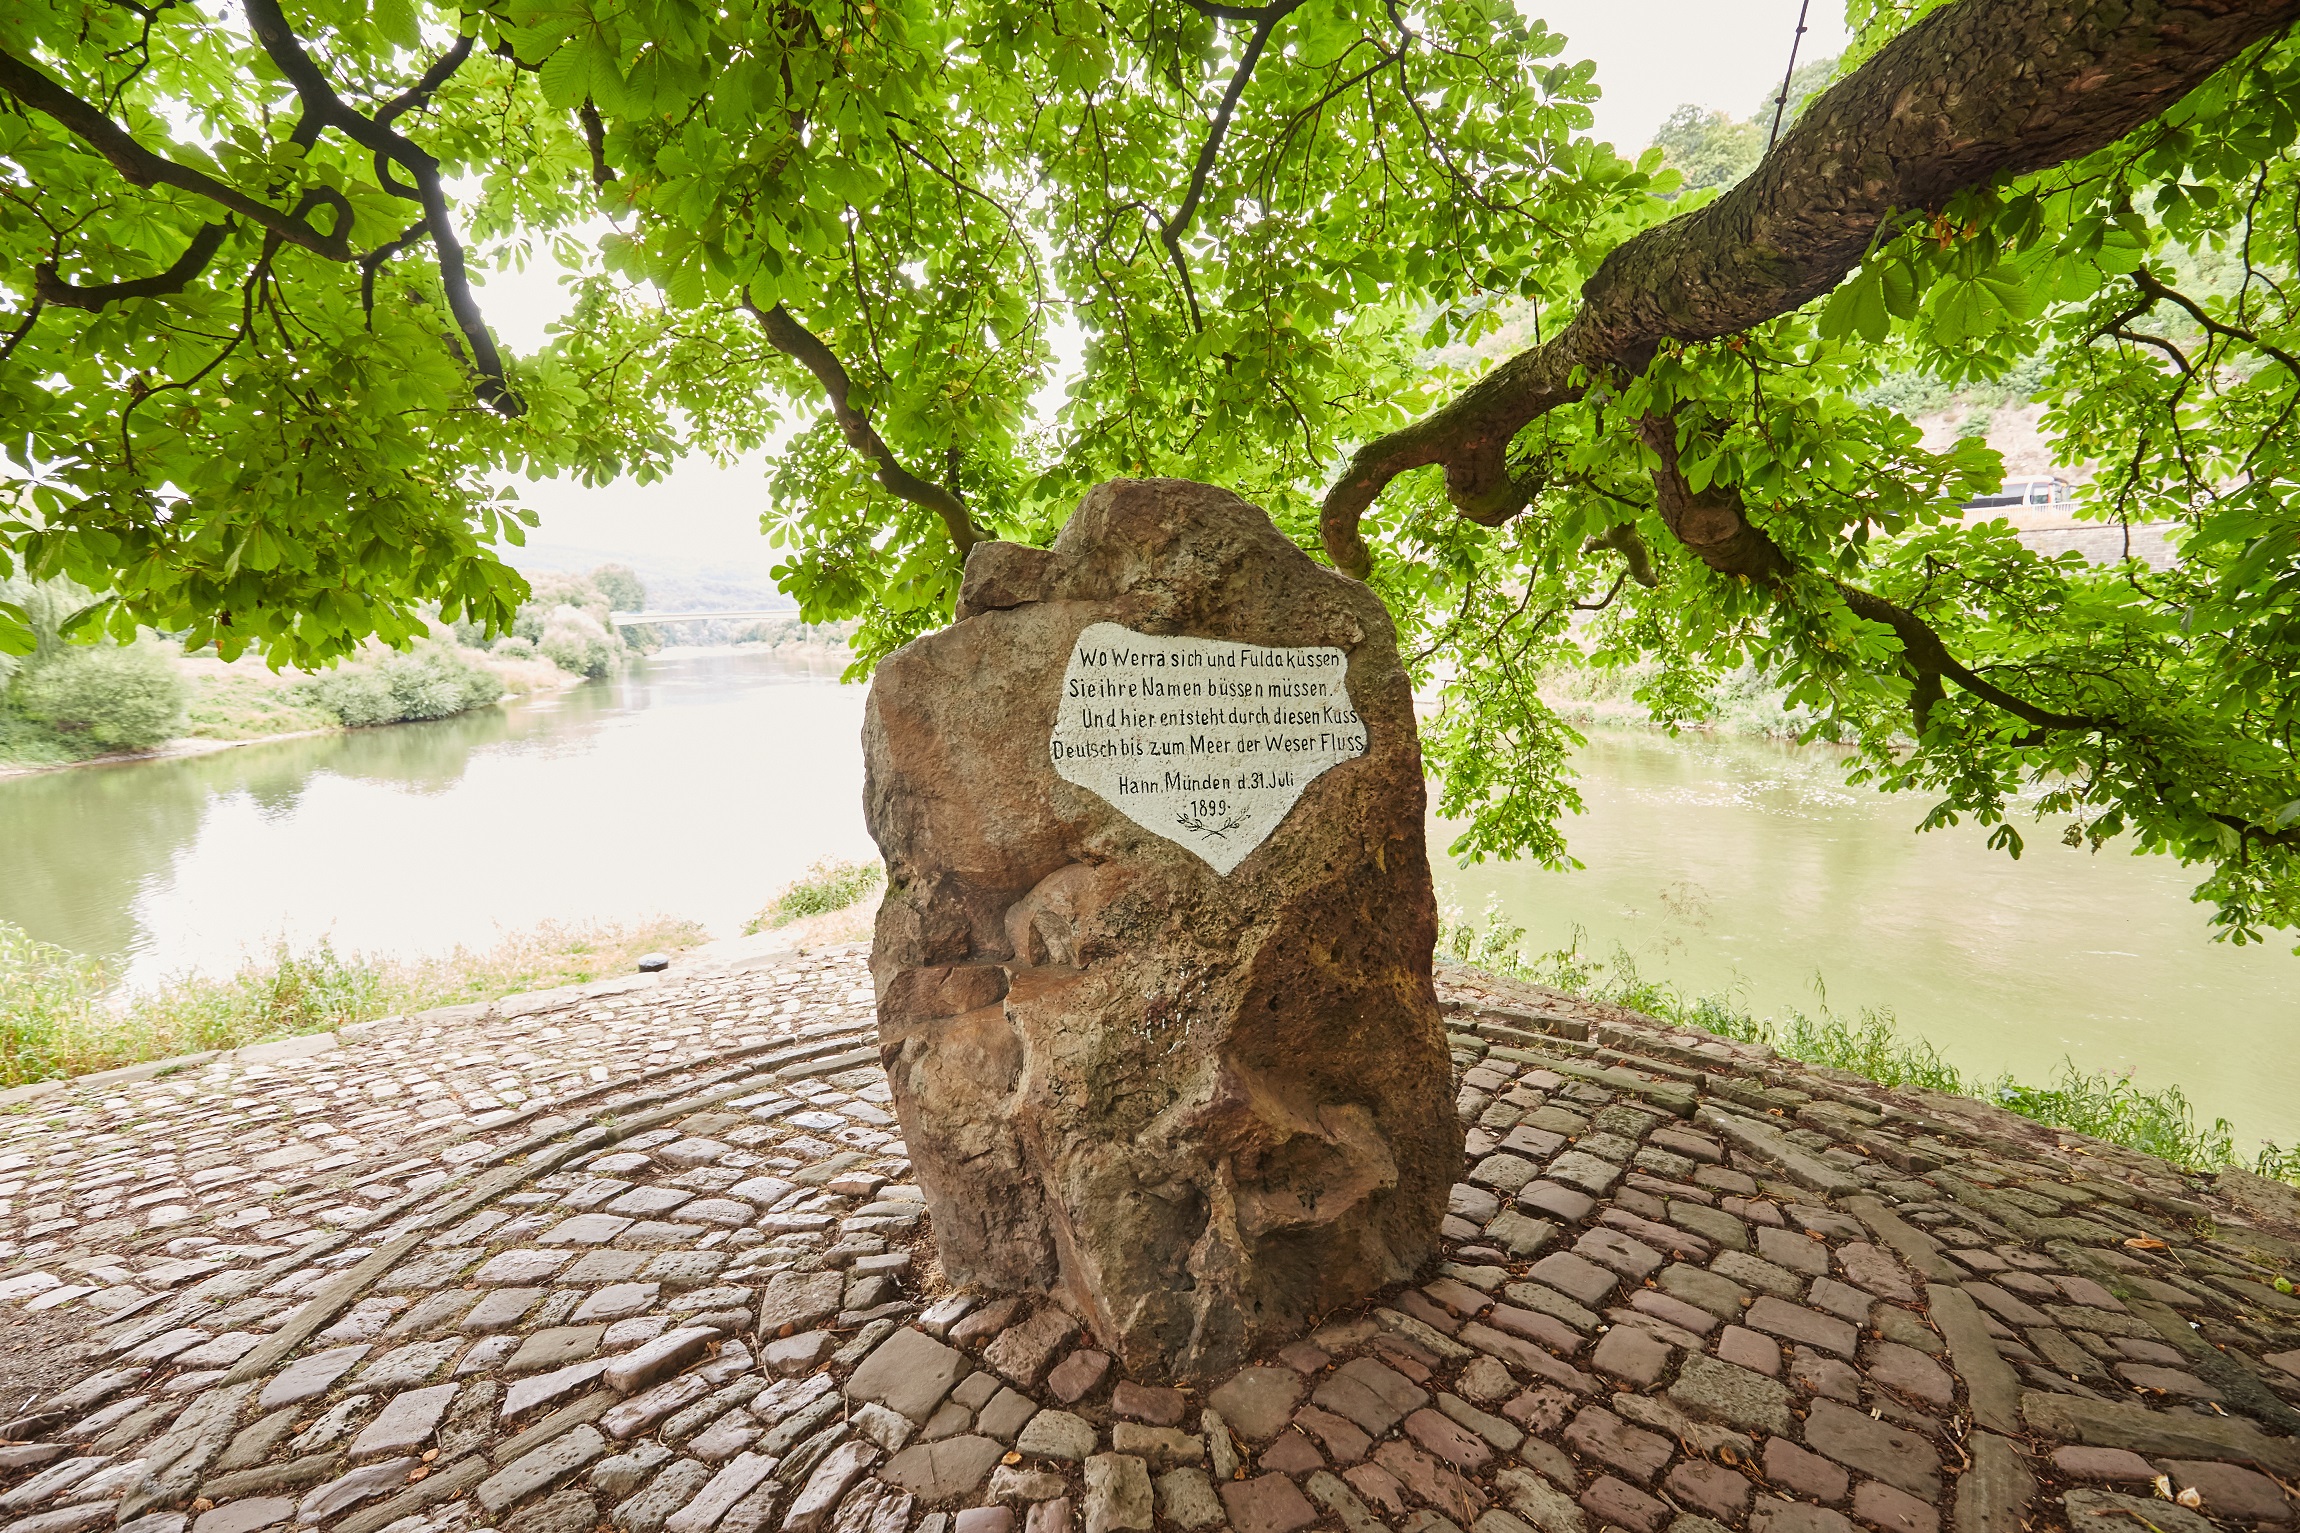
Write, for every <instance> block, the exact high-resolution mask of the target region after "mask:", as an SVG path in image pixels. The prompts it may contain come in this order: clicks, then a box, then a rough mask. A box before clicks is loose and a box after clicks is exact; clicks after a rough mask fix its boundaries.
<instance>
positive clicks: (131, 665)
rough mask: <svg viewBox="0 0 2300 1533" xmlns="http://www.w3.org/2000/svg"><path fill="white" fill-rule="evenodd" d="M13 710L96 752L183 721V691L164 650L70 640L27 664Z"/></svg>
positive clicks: (161, 733) (155, 736) (153, 741)
mask: <svg viewBox="0 0 2300 1533" xmlns="http://www.w3.org/2000/svg"><path fill="white" fill-rule="evenodd" d="M14 694H15V701H16V707H17V709H18V710H19V711H20V712H21V713H23V715H24V716H25V717H26V718H29V719H32V720H35V721H36V722H39V723H42V724H45V725H47V726H48V727H49V728H50V729H53V730H55V731H56V732H57V733H58V734H60V735H64V736H66V737H68V738H70V739H71V740H72V742H73V744H74V745H75V746H77V745H79V744H80V743H81V742H85V743H86V744H87V745H88V746H89V747H91V748H90V749H88V750H87V752H86V754H89V755H94V754H95V753H96V751H98V750H141V749H144V748H145V747H148V746H153V745H157V744H159V743H160V742H161V741H162V740H165V739H168V738H170V737H171V736H173V735H174V734H175V733H176V732H177V731H178V729H179V728H180V727H181V726H182V724H183V719H184V703H185V699H186V689H185V687H184V682H183V678H182V677H180V676H178V675H177V674H176V671H175V668H174V667H173V666H171V665H169V664H168V659H167V656H166V655H164V654H162V653H161V652H160V651H159V650H158V648H157V647H154V646H150V645H142V644H135V645H110V644H106V645H87V644H74V645H68V646H66V647H65V648H63V649H60V650H58V651H57V652H55V653H54V654H51V655H46V656H43V657H41V658H40V659H39V660H37V661H36V662H35V663H33V664H31V665H28V666H26V667H25V669H24V670H23V672H22V673H21V674H20V675H18V676H17V678H16V683H15V687H14Z"/></svg>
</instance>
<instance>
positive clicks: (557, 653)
mask: <svg viewBox="0 0 2300 1533" xmlns="http://www.w3.org/2000/svg"><path fill="white" fill-rule="evenodd" d="M621 649H622V646H621V645H619V644H617V643H616V642H615V636H614V635H613V634H611V633H609V632H608V631H607V625H606V624H604V623H602V622H600V621H599V620H598V619H597V618H595V617H593V616H592V615H591V614H590V613H588V612H584V611H581V610H580V609H578V608H575V607H559V608H555V609H554V610H553V611H552V613H551V616H550V618H549V619H548V620H546V621H545V623H544V624H543V633H542V636H541V637H540V638H538V639H537V640H536V641H535V650H536V653H538V654H540V655H541V656H542V657H543V658H544V659H546V660H548V661H550V662H551V663H552V664H553V665H556V666H557V667H559V669H561V670H563V671H572V672H574V673H575V674H576V675H578V676H593V677H597V676H604V675H606V674H607V673H608V672H609V671H611V670H613V669H614V668H615V657H616V655H617V654H618V653H619V652H620V651H621Z"/></svg>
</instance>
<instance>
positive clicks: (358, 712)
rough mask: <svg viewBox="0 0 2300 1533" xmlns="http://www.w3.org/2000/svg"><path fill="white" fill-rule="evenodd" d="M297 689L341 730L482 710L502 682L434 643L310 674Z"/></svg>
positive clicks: (500, 693)
mask: <svg viewBox="0 0 2300 1533" xmlns="http://www.w3.org/2000/svg"><path fill="white" fill-rule="evenodd" d="M301 690H302V692H303V695H304V696H305V697H306V698H308V699H309V700H310V701H311V703H312V704H313V705H314V706H317V707H320V708H324V709H326V710H327V711H328V712H330V713H332V714H334V715H335V716H336V717H337V718H338V719H340V720H342V721H343V723H344V725H345V727H346V728H350V729H363V728H366V727H367V726H369V725H371V724H401V723H406V722H407V721H409V720H412V719H444V718H447V717H449V716H450V715H453V714H458V713H463V712H466V711H468V710H470V709H473V708H484V707H486V706H487V705H488V704H489V703H492V702H494V701H495V700H496V699H498V698H500V697H501V696H503V681H502V678H500V677H498V676H497V675H496V674H495V673H494V672H493V671H490V670H488V669H487V668H486V667H484V666H478V665H474V664H472V663H471V662H470V661H468V660H466V659H464V658H463V656H461V655H460V654H457V653H456V652H455V651H454V650H452V649H446V648H442V647H439V646H436V645H434V646H430V647H427V648H424V649H419V650H416V651H415V652H414V653H412V654H405V655H391V656H388V657H386V658H385V659H383V660H381V661H378V662H375V663H374V664H370V665H352V666H344V667H341V668H339V669H337V670H335V671H332V672H330V673H329V674H327V675H325V676H317V677H314V678H313V679H312V680H310V681H308V682H306V683H305V684H304V685H303V687H302V689H301Z"/></svg>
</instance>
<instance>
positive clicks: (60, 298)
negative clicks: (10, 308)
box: [32, 209, 350, 314]
mask: <svg viewBox="0 0 2300 1533" xmlns="http://www.w3.org/2000/svg"><path fill="white" fill-rule="evenodd" d="M338 214H339V221H341V222H342V223H345V224H347V225H348V224H349V223H350V220H349V219H348V218H342V217H340V215H341V210H340V209H339V210H338ZM231 229H232V222H231V220H230V219H228V218H227V219H225V220H224V221H223V222H222V223H216V224H202V225H201V226H200V229H199V232H198V233H196V234H194V235H193V236H192V240H191V243H190V244H188V245H186V246H185V247H184V253H183V254H182V255H180V256H178V257H176V263H175V264H174V265H173V266H170V267H169V268H168V269H167V270H166V271H163V272H158V273H155V274H154V275H152V276H149V277H138V278H135V279H134V280H133V281H128V282H99V283H90V284H89V285H87V286H85V287H79V286H74V285H73V284H72V283H69V282H66V281H65V280H64V279H63V278H62V277H60V276H58V275H57V274H56V263H55V262H53V261H42V262H41V263H40V264H39V265H37V266H35V267H33V268H32V290H33V291H34V292H35V293H37V294H39V296H40V298H41V301H43V302H45V303H52V304H55V305H57V306H58V307H59V308H66V309H86V310H87V311H88V312H89V313H91V314H93V313H96V312H98V311H99V310H101V309H102V308H103V307H104V305H106V304H108V303H118V302H119V301H121V300H122V299H127V298H163V297H166V296H167V295H168V294H170V293H180V292H182V291H183V290H184V289H185V288H186V287H188V286H190V284H191V280H192V279H193V278H194V277H196V276H198V275H199V274H200V273H201V272H203V271H206V270H207V269H208V263H209V262H210V261H212V260H214V259H215V255H216V252H217V251H218V250H221V249H222V248H223V244H224V236H225V235H227V234H229V233H230V232H231Z"/></svg>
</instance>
